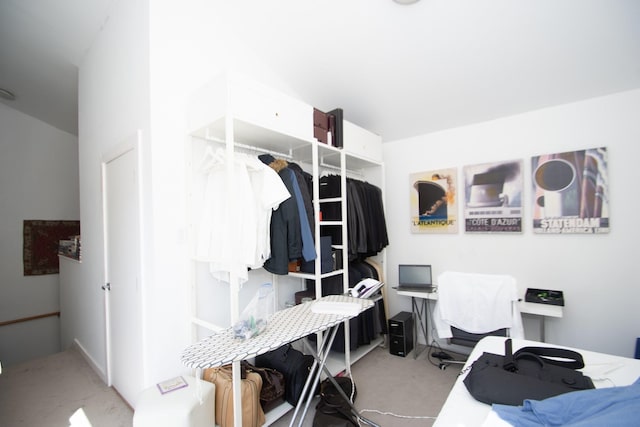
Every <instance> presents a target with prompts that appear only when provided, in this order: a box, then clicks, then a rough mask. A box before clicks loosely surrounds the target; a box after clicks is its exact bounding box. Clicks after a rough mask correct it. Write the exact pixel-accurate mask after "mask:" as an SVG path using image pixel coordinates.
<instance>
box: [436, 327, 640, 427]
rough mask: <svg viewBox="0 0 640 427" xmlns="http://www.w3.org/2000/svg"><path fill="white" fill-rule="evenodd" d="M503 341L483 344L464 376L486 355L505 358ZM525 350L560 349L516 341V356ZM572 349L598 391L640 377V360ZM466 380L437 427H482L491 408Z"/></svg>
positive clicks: (449, 400)
mask: <svg viewBox="0 0 640 427" xmlns="http://www.w3.org/2000/svg"><path fill="white" fill-rule="evenodd" d="M504 341H505V338H503V337H486V338H483V339H482V340H480V341H479V342H478V344H477V345H476V346H475V347H474V349H473V351H472V352H471V354H470V355H469V358H468V359H467V362H466V364H465V365H464V368H463V370H462V372H466V371H465V368H467V367H468V366H470V365H471V364H472V363H473V361H475V360H476V359H477V358H478V357H480V356H481V355H482V353H483V352H485V351H486V352H489V353H495V354H501V355H503V354H504ZM525 346H539V347H542V346H548V347H558V346H554V345H547V344H544V343H540V342H537V341H529V340H513V351H514V352H515V351H516V350H518V349H519V348H521V347H525ZM565 348H570V347H565ZM570 349H571V350H575V351H577V352H579V353H580V354H581V355H582V357H583V359H584V363H585V367H584V368H583V369H581V371H582V372H583V373H584V374H585V375H587V376H589V377H591V379H592V380H593V384H594V385H595V386H596V388H604V387H613V386H625V385H630V384H632V383H633V382H634V381H635V380H636V379H638V377H640V360H637V359H630V358H626V357H619V356H613V355H610V354H604V353H596V352H592V351H586V350H580V349H575V348H570ZM465 377H466V374H462V375H460V376H459V377H458V378H457V379H456V382H455V384H454V386H453V388H452V389H451V392H450V393H449V396H448V397H447V400H446V402H445V403H444V406H443V407H442V410H441V411H440V414H439V415H438V418H437V419H436V422H435V423H434V427H451V426H456V427H477V426H480V425H482V424H483V422H484V420H485V419H486V418H487V416H488V415H489V412H490V411H491V405H487V404H484V403H481V402H478V401H477V400H475V399H474V398H473V397H472V396H471V395H470V394H469V392H468V391H467V388H466V387H465V385H464V383H463V382H462V381H463V380H464V378H465Z"/></svg>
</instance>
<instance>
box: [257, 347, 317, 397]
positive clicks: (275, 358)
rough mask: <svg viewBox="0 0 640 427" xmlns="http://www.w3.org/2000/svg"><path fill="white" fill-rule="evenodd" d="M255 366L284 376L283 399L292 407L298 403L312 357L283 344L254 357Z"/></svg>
mask: <svg viewBox="0 0 640 427" xmlns="http://www.w3.org/2000/svg"><path fill="white" fill-rule="evenodd" d="M255 365H256V366H261V367H265V368H271V369H275V370H276V371H279V372H281V373H282V375H283V376H284V398H285V400H286V401H287V402H288V403H290V404H292V405H293V406H295V405H296V403H298V399H300V395H301V394H302V389H303V387H304V383H305V382H306V381H307V378H308V377H309V371H310V370H311V365H313V356H311V355H308V354H303V353H302V352H300V351H298V350H296V349H295V348H293V347H292V346H291V344H285V345H283V346H282V347H280V348H277V349H275V350H273V351H270V352H268V353H265V354H261V355H260V356H256V361H255Z"/></svg>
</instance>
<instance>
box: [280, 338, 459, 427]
mask: <svg viewBox="0 0 640 427" xmlns="http://www.w3.org/2000/svg"><path fill="white" fill-rule="evenodd" d="M451 354H453V353H451ZM460 367H461V365H451V366H449V367H447V368H446V369H445V370H441V369H439V368H438V366H436V365H433V364H431V363H430V362H429V360H428V358H427V351H424V352H423V353H422V354H421V355H420V356H419V357H418V358H417V359H414V358H413V353H410V354H409V355H408V357H399V356H395V355H392V354H390V353H389V350H388V349H385V348H380V347H378V348H376V349H375V350H373V351H372V352H371V353H369V354H368V355H367V356H366V357H364V358H363V359H361V360H359V361H358V362H356V363H355V364H354V365H353V366H352V368H351V373H352V376H353V380H354V382H355V384H356V390H357V392H358V394H357V397H356V401H355V406H356V408H357V409H358V411H360V412H361V414H362V415H363V416H365V417H366V418H368V419H370V420H371V421H374V422H375V423H376V424H378V425H380V426H383V427H412V426H415V427H417V426H421V427H424V426H431V425H433V423H434V421H435V417H437V416H438V413H439V412H440V408H441V407H442V405H443V404H444V402H445V400H446V399H447V396H448V395H449V391H450V390H451V387H453V383H454V382H455V380H456V378H457V376H458V374H459V373H460ZM372 411H376V412H372ZM383 413H389V414H386V415H385V414H383ZM291 415H292V414H291V413H289V414H287V415H285V416H284V417H282V418H280V419H279V420H278V421H277V422H275V423H274V424H272V425H273V426H274V427H284V426H288V425H289V420H290V419H291ZM312 415H313V414H309V416H308V417H307V419H305V423H304V426H305V427H310V426H311V425H312V424H313V423H312V420H313V416H312Z"/></svg>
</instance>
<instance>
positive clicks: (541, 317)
mask: <svg viewBox="0 0 640 427" xmlns="http://www.w3.org/2000/svg"><path fill="white" fill-rule="evenodd" d="M540 341H542V342H545V340H544V316H540Z"/></svg>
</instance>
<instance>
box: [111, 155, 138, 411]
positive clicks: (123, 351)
mask: <svg viewBox="0 0 640 427" xmlns="http://www.w3.org/2000/svg"><path fill="white" fill-rule="evenodd" d="M102 179H103V198H104V200H103V204H104V207H103V208H104V234H105V235H104V237H105V278H106V284H105V296H106V299H105V303H106V307H107V319H106V326H107V331H106V336H107V372H108V379H109V384H110V385H112V386H113V387H114V388H115V389H116V390H117V391H118V392H119V393H120V395H122V397H123V398H124V399H125V400H126V401H127V402H128V403H129V404H130V405H131V406H132V407H135V403H136V398H137V396H138V394H139V393H140V391H142V389H143V386H144V373H143V346H142V313H141V311H142V292H141V283H140V260H141V257H140V203H139V201H140V198H139V185H138V182H139V176H138V150H137V144H136V143H133V144H131V145H129V146H125V147H123V149H121V150H120V151H119V152H117V153H115V154H114V155H112V156H111V157H110V158H108V159H107V160H106V161H105V162H104V163H103V176H102Z"/></svg>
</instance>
